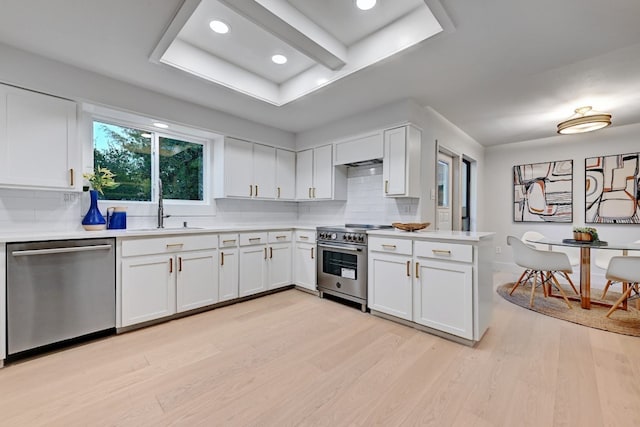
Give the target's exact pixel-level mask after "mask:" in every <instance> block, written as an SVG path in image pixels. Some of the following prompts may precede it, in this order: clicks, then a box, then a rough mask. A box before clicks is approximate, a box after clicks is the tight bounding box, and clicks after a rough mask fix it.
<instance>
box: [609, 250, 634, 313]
mask: <svg viewBox="0 0 640 427" xmlns="http://www.w3.org/2000/svg"><path fill="white" fill-rule="evenodd" d="M606 277H607V280H608V281H609V282H611V283H613V282H620V283H623V291H622V295H621V296H620V298H618V300H617V301H616V302H615V303H614V304H613V306H612V307H611V310H609V311H608V312H607V314H606V315H605V316H606V317H609V316H611V314H612V313H613V312H614V311H615V310H616V309H617V308H618V307H619V306H620V304H621V303H623V302H624V301H625V300H627V301H628V300H629V299H631V298H637V297H640V289H639V285H638V283H640V257H637V256H615V257H613V258H611V261H609V267H608V268H607V274H606ZM609 282H607V288H608V287H609V284H610V283H609ZM625 286H626V290H625V289H624V287H625ZM632 292H635V295H634V296H631V293H632ZM605 293H606V289H605Z"/></svg>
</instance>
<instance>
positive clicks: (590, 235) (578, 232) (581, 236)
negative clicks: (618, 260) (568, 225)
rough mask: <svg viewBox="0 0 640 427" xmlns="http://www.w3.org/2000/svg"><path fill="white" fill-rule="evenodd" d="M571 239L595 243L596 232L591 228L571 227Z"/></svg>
mask: <svg viewBox="0 0 640 427" xmlns="http://www.w3.org/2000/svg"><path fill="white" fill-rule="evenodd" d="M573 239H574V240H578V241H583V242H597V241H598V240H599V238H598V231H597V230H596V229H595V228H593V227H573Z"/></svg>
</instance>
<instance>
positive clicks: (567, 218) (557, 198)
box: [513, 160, 573, 223]
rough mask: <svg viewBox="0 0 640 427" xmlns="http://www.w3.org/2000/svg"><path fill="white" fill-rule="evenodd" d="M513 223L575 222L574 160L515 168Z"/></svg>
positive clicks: (531, 164)
mask: <svg viewBox="0 0 640 427" xmlns="http://www.w3.org/2000/svg"><path fill="white" fill-rule="evenodd" d="M513 221H514V222H569V223H570V222H572V221H573V160H560V161H555V162H545V163H530V164H526V165H518V166H514V167H513Z"/></svg>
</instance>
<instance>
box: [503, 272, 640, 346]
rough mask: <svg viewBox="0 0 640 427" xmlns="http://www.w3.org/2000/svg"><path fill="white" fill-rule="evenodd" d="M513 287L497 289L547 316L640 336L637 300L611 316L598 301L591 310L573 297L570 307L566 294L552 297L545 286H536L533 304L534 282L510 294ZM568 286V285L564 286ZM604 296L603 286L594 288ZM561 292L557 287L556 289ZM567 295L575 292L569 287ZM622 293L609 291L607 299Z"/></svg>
mask: <svg viewBox="0 0 640 427" xmlns="http://www.w3.org/2000/svg"><path fill="white" fill-rule="evenodd" d="M512 287H513V283H505V284H504V285H501V286H499V287H498V289H497V292H498V294H499V295H500V296H502V298H504V299H506V300H507V301H509V302H511V303H513V304H515V305H518V306H520V307H523V308H526V309H528V310H533V311H536V312H538V313H541V314H545V315H547V316H552V317H556V318H558V319H562V320H566V321H568V322H573V323H578V324H580V325H584V326H588V327H590V328H596V329H602V330H604V331H609V332H616V333H618V334H625V335H632V336H635V337H640V311H638V310H637V309H636V308H635V300H631V302H630V303H629V304H628V306H629V309H628V310H627V311H625V310H616V311H615V312H613V313H612V314H611V316H610V317H609V318H606V317H604V316H605V314H607V311H609V308H607V307H601V306H597V305H593V304H592V305H591V310H585V309H583V308H581V307H580V302H579V301H570V302H571V305H572V306H573V309H569V308H568V307H567V304H566V303H565V302H564V300H563V299H562V298H554V297H548V298H544V296H543V295H542V289H536V296H535V300H534V306H533V307H530V306H529V297H530V296H531V286H530V285H526V286H522V285H521V286H518V288H517V289H516V290H515V292H513V295H509V290H510V289H511V288H512ZM563 289H564V287H563ZM593 291H595V296H596V297H599V296H600V292H601V291H600V290H599V289H593V290H592V298H593V297H594V292H593ZM556 292H557V291H556ZM565 292H566V293H567V295H570V293H573V291H571V290H566V289H565ZM619 297H620V293H619V292H614V291H611V290H610V291H609V292H607V298H606V299H607V301H610V302H611V303H613V302H615V301H616V300H617V299H618V298H619Z"/></svg>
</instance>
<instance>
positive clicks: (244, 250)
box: [238, 244, 267, 297]
mask: <svg viewBox="0 0 640 427" xmlns="http://www.w3.org/2000/svg"><path fill="white" fill-rule="evenodd" d="M266 270H267V245H266V244H261V245H253V246H243V247H241V248H240V274H239V284H238V288H239V296H241V297H246V296H248V295H253V294H257V293H259V292H263V291H266V290H267V284H266V277H265V276H266V272H267V271H266Z"/></svg>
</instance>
